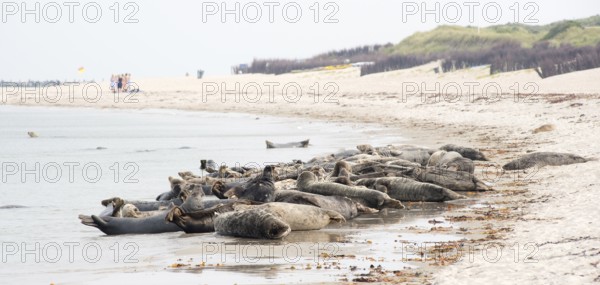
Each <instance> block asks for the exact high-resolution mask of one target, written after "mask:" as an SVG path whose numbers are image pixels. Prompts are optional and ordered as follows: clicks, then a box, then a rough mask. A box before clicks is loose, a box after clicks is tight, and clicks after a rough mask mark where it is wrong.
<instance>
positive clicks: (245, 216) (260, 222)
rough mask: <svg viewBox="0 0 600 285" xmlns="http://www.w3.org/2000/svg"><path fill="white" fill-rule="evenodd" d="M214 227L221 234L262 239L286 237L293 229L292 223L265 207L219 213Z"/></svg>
mask: <svg viewBox="0 0 600 285" xmlns="http://www.w3.org/2000/svg"><path fill="white" fill-rule="evenodd" d="M214 228H215V231H216V232H217V233H219V234H221V235H228V236H238V237H248V238H261V239H280V238H284V237H286V236H287V235H288V234H289V233H290V232H291V231H292V229H291V228H290V225H288V224H287V223H286V222H284V221H283V220H282V219H281V218H279V217H277V216H275V215H274V214H272V213H271V212H269V211H268V210H267V209H263V208H258V209H248V210H245V211H232V212H227V213H224V214H218V215H217V216H216V217H215V218H214Z"/></svg>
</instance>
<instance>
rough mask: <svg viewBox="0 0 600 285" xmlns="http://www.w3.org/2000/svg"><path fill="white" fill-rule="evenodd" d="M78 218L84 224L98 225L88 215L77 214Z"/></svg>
mask: <svg viewBox="0 0 600 285" xmlns="http://www.w3.org/2000/svg"><path fill="white" fill-rule="evenodd" d="M79 219H80V220H81V223H82V224H84V225H86V226H90V227H95V228H97V227H98V225H96V223H94V220H93V219H92V217H90V216H86V215H79Z"/></svg>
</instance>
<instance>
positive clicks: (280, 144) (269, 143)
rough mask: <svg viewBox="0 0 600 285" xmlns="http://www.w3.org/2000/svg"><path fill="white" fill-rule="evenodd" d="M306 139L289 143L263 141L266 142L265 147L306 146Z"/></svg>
mask: <svg viewBox="0 0 600 285" xmlns="http://www.w3.org/2000/svg"><path fill="white" fill-rule="evenodd" d="M308 141H309V140H304V141H299V142H290V143H274V142H270V141H265V142H266V144H267V148H294V147H308Z"/></svg>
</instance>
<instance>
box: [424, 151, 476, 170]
mask: <svg viewBox="0 0 600 285" xmlns="http://www.w3.org/2000/svg"><path fill="white" fill-rule="evenodd" d="M427 166H431V167H441V168H444V169H450V170H453V171H464V172H469V173H474V172H475V164H473V161H472V160H470V159H468V158H465V157H462V155H461V154H460V153H458V152H455V151H445V150H438V151H436V152H435V153H433V154H432V155H431V157H430V158H429V161H428V162H427Z"/></svg>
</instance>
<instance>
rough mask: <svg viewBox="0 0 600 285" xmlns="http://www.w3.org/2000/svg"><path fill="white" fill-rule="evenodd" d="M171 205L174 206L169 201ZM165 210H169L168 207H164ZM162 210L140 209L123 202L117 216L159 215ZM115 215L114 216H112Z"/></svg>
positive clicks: (140, 216)
mask: <svg viewBox="0 0 600 285" xmlns="http://www.w3.org/2000/svg"><path fill="white" fill-rule="evenodd" d="M171 207H175V205H174V204H172V203H171ZM165 210H169V208H167V209H165ZM163 213H164V211H163V210H157V211H140V210H139V209H138V208H137V207H136V206H134V205H133V204H125V205H123V206H122V207H121V210H120V215H119V216H117V217H122V218H137V219H139V218H147V217H151V216H155V215H160V214H163ZM113 217H115V216H113Z"/></svg>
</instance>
